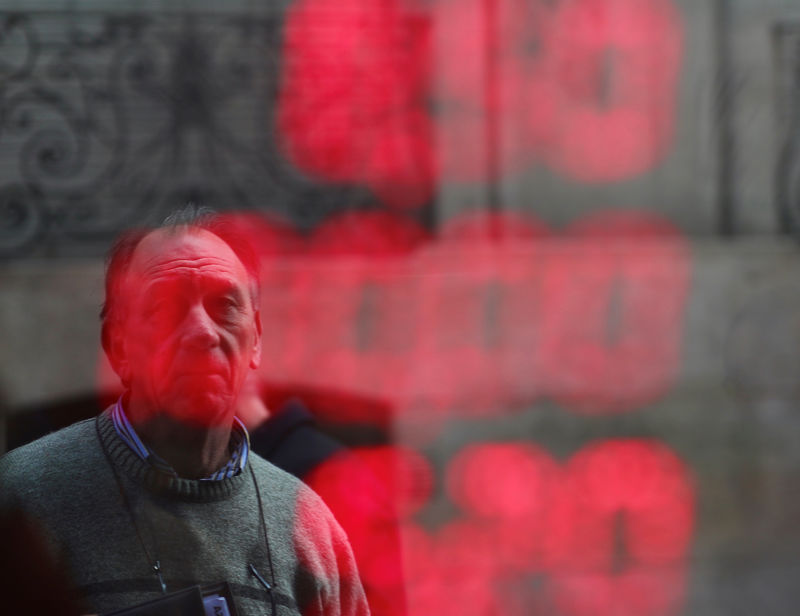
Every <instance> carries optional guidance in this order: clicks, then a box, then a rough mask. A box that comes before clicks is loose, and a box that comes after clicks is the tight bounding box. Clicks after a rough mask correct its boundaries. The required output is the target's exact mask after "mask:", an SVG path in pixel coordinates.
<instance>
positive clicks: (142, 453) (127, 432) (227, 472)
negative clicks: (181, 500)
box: [111, 396, 250, 481]
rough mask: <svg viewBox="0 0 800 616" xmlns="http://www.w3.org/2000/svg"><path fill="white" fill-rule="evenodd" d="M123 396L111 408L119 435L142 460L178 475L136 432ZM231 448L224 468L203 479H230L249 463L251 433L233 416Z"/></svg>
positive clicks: (168, 472)
mask: <svg viewBox="0 0 800 616" xmlns="http://www.w3.org/2000/svg"><path fill="white" fill-rule="evenodd" d="M122 398H123V396H120V398H119V400H117V402H116V404H114V406H113V407H112V408H111V421H112V422H113V424H114V429H115V430H116V431H117V434H118V435H119V437H120V438H121V439H122V440H123V441H124V442H125V444H126V445H128V447H130V448H131V449H132V450H133V451H134V453H136V455H138V456H139V457H140V458H141V459H142V460H144V461H145V462H149V463H150V464H151V465H153V466H154V467H156V468H158V469H159V470H160V471H163V472H165V473H167V474H170V475H174V476H175V477H177V476H178V473H176V472H175V469H173V468H172V467H171V466H170V465H169V463H168V462H166V461H165V460H164V459H163V458H161V457H160V456H158V455H157V454H156V453H155V452H153V451H151V450H150V448H148V447H147V445H145V444H144V443H143V442H142V440H141V439H140V438H139V435H138V434H136V431H135V430H134V429H133V426H132V425H131V423H130V421H129V420H128V416H127V415H126V414H125V411H124V409H123V408H122ZM230 450H231V457H230V459H229V460H228V461H227V462H226V463H225V464H224V465H223V466H222V468H220V469H219V470H218V471H216V472H214V473H212V474H211V475H209V476H208V477H204V478H203V479H201V481H220V480H222V479H228V478H229V477H233V476H234V475H238V474H239V473H241V472H242V471H243V470H244V467H245V465H246V464H247V456H248V454H249V453H250V435H249V434H248V433H247V428H245V427H244V424H243V423H242V422H241V421H240V420H239V418H238V417H234V418H233V426H232V429H231V441H230Z"/></svg>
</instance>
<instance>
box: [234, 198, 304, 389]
mask: <svg viewBox="0 0 800 616" xmlns="http://www.w3.org/2000/svg"><path fill="white" fill-rule="evenodd" d="M225 216H226V217H227V218H228V220H229V221H230V224H232V225H234V226H235V227H236V229H237V230H238V232H239V233H241V234H242V235H243V236H244V237H246V238H247V239H248V240H249V241H250V244H251V246H252V247H253V249H254V250H255V251H256V253H257V255H258V256H259V257H260V259H261V298H260V299H261V304H260V308H261V327H262V336H261V339H262V344H263V347H264V352H263V353H262V356H261V367H260V369H259V370H260V373H261V374H263V375H265V378H266V379H268V380H270V381H272V382H275V381H277V382H282V381H285V380H291V379H293V377H294V376H295V375H296V374H297V373H298V372H300V371H301V370H302V368H303V362H304V361H305V360H306V354H307V352H308V342H307V340H305V339H304V335H305V323H304V322H303V317H302V311H301V310H298V307H299V306H300V305H301V303H302V302H301V298H300V297H299V295H298V291H299V289H298V287H297V282H298V280H297V277H296V276H295V275H294V270H293V268H292V263H293V262H294V261H295V260H296V259H297V257H298V256H299V255H301V254H303V252H304V251H305V242H304V240H303V239H302V238H301V237H300V236H299V235H298V234H297V233H296V232H295V231H294V230H292V229H291V228H290V227H289V226H288V225H286V224H283V223H281V222H278V221H276V220H273V219H269V218H267V217H265V216H262V215H260V214H252V213H236V214H233V215H231V214H226V215H225Z"/></svg>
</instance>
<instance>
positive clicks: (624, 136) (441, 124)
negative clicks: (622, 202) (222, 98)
mask: <svg viewBox="0 0 800 616" xmlns="http://www.w3.org/2000/svg"><path fill="white" fill-rule="evenodd" d="M682 47H683V32H682V23H681V15H680V13H679V11H678V10H677V9H676V7H675V6H674V5H673V3H672V1H671V0H641V1H637V2H628V1H626V0H565V1H563V2H559V3H547V2H543V1H535V2H528V1H525V0H458V1H456V0H436V1H435V2H431V3H427V4H426V5H425V6H423V5H422V3H418V2H414V1H413V0H347V2H344V3H343V2H341V1H338V2H333V1H332V0H303V1H302V2H299V3H294V4H293V5H292V6H291V7H290V8H289V11H288V13H287V19H286V30H285V41H284V71H283V83H282V87H281V90H280V93H279V100H278V132H279V134H280V135H281V137H282V140H283V147H284V150H285V152H286V154H287V156H288V157H289V158H290V159H291V160H292V161H293V162H294V163H295V164H296V165H297V166H298V167H299V168H301V169H303V170H305V171H307V172H309V173H311V174H313V175H316V176H318V177H321V178H323V179H325V180H328V181H331V182H357V183H362V184H365V185H367V186H369V187H371V188H372V189H373V191H375V193H376V194H377V195H378V196H379V197H380V198H381V199H382V200H383V201H384V202H385V203H387V204H389V205H392V206H396V207H417V206H419V205H421V204H422V203H424V202H425V201H427V200H428V199H429V198H430V196H431V195H432V194H433V192H434V187H435V185H436V184H437V183H438V182H439V181H441V180H450V179H456V180H464V181H479V180H487V179H496V177H497V176H502V175H503V174H507V173H513V172H517V171H519V170H520V169H523V168H526V167H528V166H530V165H531V164H533V163H534V162H535V161H537V160H540V161H542V162H543V163H545V164H547V165H549V166H550V167H552V168H553V169H555V170H557V171H559V172H561V173H563V174H565V175H566V176H567V177H569V178H573V179H576V180H579V181H584V182H601V181H602V182H605V181H616V180H622V179H627V178H631V177H634V176H636V175H638V174H640V173H643V172H645V171H647V170H649V169H652V168H653V166H654V165H655V164H657V163H658V162H659V161H660V160H661V159H662V158H663V156H664V155H665V154H666V153H667V151H668V150H669V145H670V143H671V140H672V135H673V132H674V116H675V101H676V93H677V80H678V75H679V70H680V63H681V56H682ZM611 144H613V147H610V145H611Z"/></svg>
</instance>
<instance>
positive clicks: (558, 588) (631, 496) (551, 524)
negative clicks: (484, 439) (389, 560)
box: [403, 439, 694, 616]
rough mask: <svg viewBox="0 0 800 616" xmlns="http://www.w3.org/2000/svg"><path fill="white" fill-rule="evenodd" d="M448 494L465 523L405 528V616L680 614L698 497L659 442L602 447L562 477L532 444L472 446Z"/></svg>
mask: <svg viewBox="0 0 800 616" xmlns="http://www.w3.org/2000/svg"><path fill="white" fill-rule="evenodd" d="M446 485H447V488H448V493H449V494H450V497H451V499H452V500H453V501H454V502H455V503H456V504H457V505H459V506H460V508H461V511H462V515H461V516H459V517H457V518H455V519H453V520H451V521H449V522H447V523H446V524H444V525H443V526H441V527H439V529H438V530H437V531H436V532H435V533H433V534H429V533H428V532H426V531H424V530H423V529H422V528H421V527H419V526H417V525H416V524H415V523H413V522H411V521H407V522H406V523H405V524H404V526H403V537H404V546H405V551H406V554H407V562H406V574H407V579H408V588H409V606H410V608H411V609H410V612H411V613H412V614H415V615H416V614H420V615H422V614H430V613H439V612H441V611H443V610H445V609H446V608H450V609H453V610H456V613H459V614H520V615H521V614H529V613H533V612H535V611H536V609H539V608H540V609H542V610H543V611H544V612H546V613H555V614H559V615H560V616H579V615H583V614H618V613H625V614H632V615H637V614H641V615H642V616H644V615H650V614H657V615H664V616H666V615H669V614H676V613H678V612H680V609H681V607H682V603H683V600H684V594H685V585H686V579H685V578H686V557H687V553H688V550H689V543H690V540H691V534H692V527H693V523H694V492H693V488H692V483H691V477H690V474H689V471H688V470H687V469H686V468H685V467H684V465H683V464H682V462H681V461H680V460H679V459H678V457H677V456H676V455H675V454H674V453H672V452H671V451H670V450H669V449H668V448H667V447H665V446H664V445H662V444H660V443H658V442H657V441H650V440H646V439H619V440H609V441H603V442H600V443H597V444H593V445H590V446H588V447H586V448H584V449H583V450H581V451H580V452H578V453H577V454H576V455H575V456H574V457H573V458H572V459H571V460H570V461H569V463H568V464H567V465H566V466H565V467H563V468H561V469H559V468H558V466H557V464H556V463H555V461H554V460H553V459H552V458H551V457H550V456H549V455H548V454H547V453H546V452H544V451H542V450H540V449H539V448H537V447H536V446H534V445H532V444H529V443H484V444H480V445H473V446H470V447H468V448H466V449H464V450H463V451H461V452H460V453H459V454H458V455H457V456H456V457H455V458H454V459H453V460H451V462H450V464H449V466H448V469H447V475H446ZM531 575H543V576H544V577H543V579H544V580H545V584H544V586H543V587H542V588H539V589H535V588H532V587H531V586H530V584H529V583H527V582H526V580H530V576H531ZM537 606H539V608H537Z"/></svg>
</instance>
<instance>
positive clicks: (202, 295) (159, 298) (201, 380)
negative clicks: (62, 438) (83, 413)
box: [112, 229, 261, 426]
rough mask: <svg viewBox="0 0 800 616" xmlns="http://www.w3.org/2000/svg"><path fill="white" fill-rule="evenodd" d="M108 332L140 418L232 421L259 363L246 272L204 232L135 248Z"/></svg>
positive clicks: (157, 237) (162, 235) (149, 240)
mask: <svg viewBox="0 0 800 616" xmlns="http://www.w3.org/2000/svg"><path fill="white" fill-rule="evenodd" d="M122 293H123V297H122V298H119V299H121V300H122V301H120V302H118V304H117V305H118V306H120V308H121V312H122V313H123V316H122V318H121V320H120V323H119V324H118V325H117V326H115V327H113V328H112V332H113V333H112V340H113V341H114V342H113V343H112V355H113V357H112V363H114V364H115V368H116V369H117V371H118V373H119V374H120V375H121V376H124V380H126V381H127V383H128V386H129V388H130V405H131V407H132V408H133V409H136V412H137V413H141V412H144V413H146V414H152V413H155V412H165V413H168V414H170V415H171V416H172V417H173V418H175V419H178V420H181V421H186V422H191V423H194V424H198V425H206V426H211V425H222V424H224V423H225V422H228V421H230V419H231V417H232V415H233V412H234V407H235V402H236V398H237V396H238V393H239V390H240V388H241V386H242V383H243V381H244V379H245V377H246V375H247V373H248V371H249V369H251V368H257V367H258V362H259V360H260V334H261V325H260V323H259V316H258V312H257V311H256V309H255V308H254V306H253V302H252V299H251V294H250V280H249V278H248V274H247V270H246V269H245V267H244V265H242V263H241V261H240V260H239V258H238V257H237V256H236V254H235V253H234V252H233V250H232V249H231V248H230V246H228V245H227V244H226V243H225V242H224V241H222V240H221V239H220V238H218V237H217V236H216V235H214V234H212V233H210V232H208V231H204V230H196V229H195V230H183V229H178V230H177V231H176V232H173V231H167V230H157V231H154V232H153V233H151V234H149V235H148V236H146V237H145V238H144V239H143V240H142V241H141V242H140V243H139V245H138V246H137V247H136V250H135V252H134V254H133V258H132V261H131V264H130V268H129V270H128V272H127V274H126V276H125V280H124V281H123V284H122Z"/></svg>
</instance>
